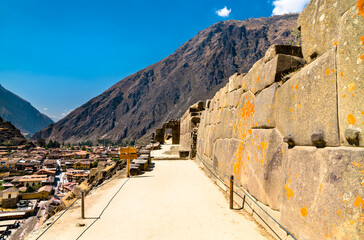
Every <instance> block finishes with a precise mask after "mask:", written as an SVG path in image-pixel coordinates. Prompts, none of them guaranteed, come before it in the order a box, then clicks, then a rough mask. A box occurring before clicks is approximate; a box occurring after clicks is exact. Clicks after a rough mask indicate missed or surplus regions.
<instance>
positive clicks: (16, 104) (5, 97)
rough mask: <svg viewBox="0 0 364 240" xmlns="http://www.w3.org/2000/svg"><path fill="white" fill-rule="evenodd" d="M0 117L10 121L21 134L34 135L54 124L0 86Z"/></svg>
mask: <svg viewBox="0 0 364 240" xmlns="http://www.w3.org/2000/svg"><path fill="white" fill-rule="evenodd" d="M0 117H2V118H3V119H4V120H5V121H10V122H11V123H12V124H14V125H15V127H17V128H18V129H19V130H20V131H21V132H23V133H31V134H34V133H36V132H37V131H39V130H41V129H43V128H45V127H47V126H48V125H49V124H52V123H54V122H53V121H52V119H50V118H49V117H47V116H46V115H44V114H42V113H40V112H39V111H38V110H37V109H35V108H34V107H33V106H32V105H31V104H30V103H29V102H27V101H25V100H24V99H22V98H20V97H18V96H17V95H15V94H14V93H12V92H10V91H9V90H7V89H5V88H4V87H3V86H1V85H0Z"/></svg>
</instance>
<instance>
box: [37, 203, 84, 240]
mask: <svg viewBox="0 0 364 240" xmlns="http://www.w3.org/2000/svg"><path fill="white" fill-rule="evenodd" d="M79 198H80V197H78V198H76V200H75V201H73V203H71V205H69V206H68V207H67V208H66V209H65V210H64V211H63V213H62V214H61V215H59V217H58V218H56V220H54V221H53V222H52V223H51V224H50V225H49V226H48V227H47V228H46V230H44V231H43V232H42V234H40V235H39V236H38V237H37V238H36V240H38V239H39V238H40V237H41V236H42V235H43V234H44V233H46V232H47V231H48V229H50V228H51V227H52V225H53V224H55V223H56V222H57V221H58V219H60V218H61V217H62V216H63V214H65V213H66V212H67V211H68V209H70V208H71V207H72V206H73V204H75V202H76V201H77V200H78V199H79Z"/></svg>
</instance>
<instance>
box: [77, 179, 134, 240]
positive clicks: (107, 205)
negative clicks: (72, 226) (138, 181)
mask: <svg viewBox="0 0 364 240" xmlns="http://www.w3.org/2000/svg"><path fill="white" fill-rule="evenodd" d="M129 179H130V178H127V179H126V181H125V182H124V183H123V184H122V185H121V186H120V188H119V189H118V190H117V191H116V193H115V194H114V195H113V196H112V198H111V199H110V200H109V202H108V203H107V204H106V206H105V207H104V208H103V210H102V212H101V213H100V215H99V216H98V217H97V218H96V219H95V221H93V222H92V223H91V224H90V225H89V226H88V227H87V228H86V229H85V230H84V231H83V232H82V233H81V234H80V236H78V237H77V238H76V240H78V239H80V237H81V236H82V235H83V234H84V233H85V232H86V231H87V230H88V229H89V228H90V227H91V226H92V225H94V223H95V222H97V220H99V219H100V218H101V216H102V214H104V212H105V210H106V208H108V207H109V205H110V203H111V202H112V200H113V199H114V198H115V197H116V195H117V194H118V193H119V192H120V190H121V189H122V188H123V187H124V185H125V184H126V183H127V182H128V181H129Z"/></svg>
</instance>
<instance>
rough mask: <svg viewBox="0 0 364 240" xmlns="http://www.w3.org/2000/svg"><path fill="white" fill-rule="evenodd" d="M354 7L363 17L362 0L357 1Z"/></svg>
mask: <svg viewBox="0 0 364 240" xmlns="http://www.w3.org/2000/svg"><path fill="white" fill-rule="evenodd" d="M356 8H357V9H358V15H362V16H363V18H364V0H359V1H357V2H356Z"/></svg>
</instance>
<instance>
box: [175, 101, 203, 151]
mask: <svg viewBox="0 0 364 240" xmlns="http://www.w3.org/2000/svg"><path fill="white" fill-rule="evenodd" d="M203 110H204V103H203V102H198V103H196V104H194V105H192V106H191V107H190V108H189V109H188V110H187V111H186V112H185V114H183V116H182V117H181V133H180V145H181V150H184V151H190V150H191V149H196V140H197V129H198V126H199V124H200V118H201V112H202V111H203Z"/></svg>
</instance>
